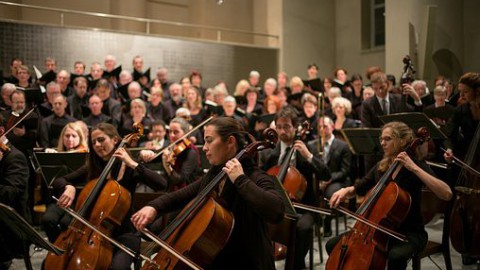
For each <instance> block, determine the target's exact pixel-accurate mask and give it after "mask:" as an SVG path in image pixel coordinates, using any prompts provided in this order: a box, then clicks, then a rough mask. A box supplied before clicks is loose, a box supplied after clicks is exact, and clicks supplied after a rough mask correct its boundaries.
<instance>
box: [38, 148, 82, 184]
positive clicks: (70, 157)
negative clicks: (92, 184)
mask: <svg viewBox="0 0 480 270" xmlns="http://www.w3.org/2000/svg"><path fill="white" fill-rule="evenodd" d="M87 155H88V153H44V152H34V153H33V156H34V158H35V160H36V162H37V164H39V166H40V171H41V173H42V176H43V179H44V180H45V182H46V184H47V186H48V187H51V184H52V182H53V181H54V180H55V179H56V178H58V177H61V176H64V175H66V174H68V173H71V172H73V171H75V170H77V169H78V168H80V167H81V166H82V165H84V164H85V161H86V158H87ZM85 181H87V179H85Z"/></svg>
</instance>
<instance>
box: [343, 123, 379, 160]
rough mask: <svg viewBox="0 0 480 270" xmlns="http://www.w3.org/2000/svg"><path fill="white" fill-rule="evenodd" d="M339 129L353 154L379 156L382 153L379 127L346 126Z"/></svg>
mask: <svg viewBox="0 0 480 270" xmlns="http://www.w3.org/2000/svg"><path fill="white" fill-rule="evenodd" d="M340 131H341V132H342V135H343V137H344V138H345V141H346V142H347V143H348V146H349V147H350V150H351V151H352V153H353V154H355V155H372V154H373V155H375V156H379V155H380V154H381V153H383V150H382V146H381V145H380V141H379V138H380V134H381V133H382V129H381V128H346V129H342V130H340Z"/></svg>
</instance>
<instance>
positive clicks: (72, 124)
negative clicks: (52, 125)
mask: <svg viewBox="0 0 480 270" xmlns="http://www.w3.org/2000/svg"><path fill="white" fill-rule="evenodd" d="M69 128H70V129H72V130H74V131H75V132H76V133H77V135H78V137H79V138H80V142H79V144H78V146H76V147H75V149H73V150H77V149H80V148H84V149H88V144H87V140H86V136H85V135H84V134H83V130H82V127H81V126H80V125H78V124H77V123H76V122H70V123H68V124H67V125H66V126H65V127H63V129H62V133H60V137H59V138H58V145H57V151H58V152H66V151H69V150H67V149H66V148H65V145H64V144H63V135H65V132H67V129H69Z"/></svg>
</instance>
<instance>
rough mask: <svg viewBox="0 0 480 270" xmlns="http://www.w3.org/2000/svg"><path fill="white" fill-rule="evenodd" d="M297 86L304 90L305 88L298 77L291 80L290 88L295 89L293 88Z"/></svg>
mask: <svg viewBox="0 0 480 270" xmlns="http://www.w3.org/2000/svg"><path fill="white" fill-rule="evenodd" d="M295 85H300V86H301V87H302V89H303V86H304V84H303V81H302V79H300V77H298V76H295V77H293V78H292V79H291V80H290V88H293V86H295Z"/></svg>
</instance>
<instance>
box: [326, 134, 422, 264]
mask: <svg viewBox="0 0 480 270" xmlns="http://www.w3.org/2000/svg"><path fill="white" fill-rule="evenodd" d="M418 136H419V137H417V138H416V139H414V140H413V141H412V142H411V144H410V145H409V147H407V149H406V150H405V151H406V152H407V153H410V154H411V153H414V152H415V149H416V147H417V146H419V145H421V144H422V143H423V142H424V141H426V140H427V138H428V137H429V136H430V134H429V132H428V130H427V129H426V128H420V129H419V131H418ZM401 166H402V165H401V163H400V162H399V161H394V162H393V163H392V164H391V165H390V167H389V168H388V169H387V171H386V172H385V173H384V174H383V176H382V177H381V179H380V180H379V181H378V183H377V184H376V185H375V186H374V187H373V189H372V190H371V191H370V192H369V193H368V194H367V196H365V200H364V202H363V203H362V205H361V206H360V207H359V209H358V211H357V212H356V213H354V214H351V213H349V211H348V210H345V209H343V208H341V207H338V208H339V209H340V210H341V212H343V213H346V214H348V215H350V216H353V217H354V218H355V219H356V220H357V222H356V223H355V225H354V227H353V229H352V230H351V231H350V232H348V233H346V234H345V235H343V236H342V238H341V240H340V241H339V242H338V243H337V244H336V245H335V247H334V249H333V251H332V252H331V254H330V256H329V257H328V260H327V264H326V268H325V269H327V270H333V269H336V270H340V269H385V267H386V264H387V251H388V245H389V237H388V236H392V237H395V238H397V239H399V240H401V241H406V240H405V236H403V235H400V234H398V233H396V232H395V231H394V230H395V228H396V227H398V226H400V224H401V223H402V222H403V220H404V219H405V218H406V217H407V215H408V212H409V210H410V205H411V197H410V194H409V193H407V192H406V191H405V190H403V189H402V188H400V187H399V186H398V185H397V184H396V183H395V182H393V181H392V176H393V174H394V173H395V172H396V171H397V169H399V168H401ZM379 224H382V226H381V225H379ZM380 232H382V233H380ZM387 235H388V236H387ZM359 255H360V256H359Z"/></svg>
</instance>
